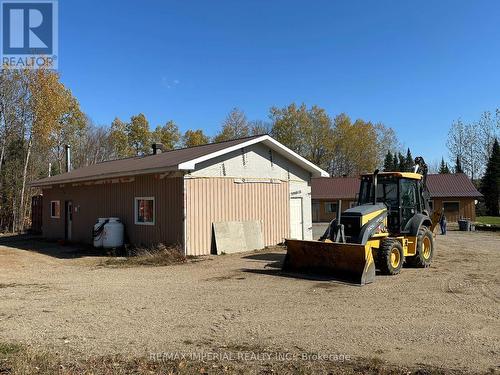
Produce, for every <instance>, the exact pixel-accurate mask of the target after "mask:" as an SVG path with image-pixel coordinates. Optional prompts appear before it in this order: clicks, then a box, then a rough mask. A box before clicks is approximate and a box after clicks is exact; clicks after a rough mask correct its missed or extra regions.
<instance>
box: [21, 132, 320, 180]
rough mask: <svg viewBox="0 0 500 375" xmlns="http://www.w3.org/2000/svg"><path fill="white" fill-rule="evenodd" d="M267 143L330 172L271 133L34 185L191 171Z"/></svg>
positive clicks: (101, 166) (314, 170)
mask: <svg viewBox="0 0 500 375" xmlns="http://www.w3.org/2000/svg"><path fill="white" fill-rule="evenodd" d="M256 143H263V144H265V145H266V146H268V147H269V148H270V149H272V150H274V151H276V152H278V153H280V154H281V155H283V156H284V157H286V158H287V159H288V160H290V161H292V162H294V163H296V164H297V165H299V166H300V167H302V168H304V169H305V170H307V171H309V172H310V173H311V174H312V176H313V177H320V176H325V177H327V176H328V173H326V172H325V171H323V170H322V169H321V168H319V167H317V166H316V165H314V164H313V163H311V162H310V161H308V160H306V159H305V158H303V157H302V156H300V155H298V154H297V153H295V152H293V151H292V150H290V149H289V148H287V147H285V146H284V145H282V144H281V143H279V142H278V141H276V140H275V139H273V138H271V137H270V136H269V135H255V136H251V137H246V138H240V139H235V140H231V141H224V142H218V143H209V144H206V145H201V146H195V147H189V148H182V149H177V150H171V151H165V152H162V153H160V154H157V155H144V156H136V157H132V158H126V159H118V160H111V161H106V162H102V163H98V164H94V165H90V166H88V167H83V168H78V169H75V170H73V171H71V172H69V173H63V174H60V175H57V176H53V177H47V178H43V179H41V180H38V181H34V182H32V183H31V186H33V187H41V186H48V185H53V184H62V183H67V182H78V181H91V180H98V179H105V178H113V177H127V176H136V175H141V174H149V173H163V172H169V171H179V170H180V171H190V170H194V169H195V168H196V165H197V164H199V163H201V162H203V161H206V160H210V159H213V158H215V157H218V156H221V155H224V154H227V153H229V152H232V151H235V150H239V149H241V148H243V147H248V146H251V145H253V144H256Z"/></svg>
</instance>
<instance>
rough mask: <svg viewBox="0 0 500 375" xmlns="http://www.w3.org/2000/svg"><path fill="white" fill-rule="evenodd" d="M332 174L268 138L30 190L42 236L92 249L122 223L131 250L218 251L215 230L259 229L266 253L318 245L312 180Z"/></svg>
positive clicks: (132, 161) (133, 163)
mask: <svg viewBox="0 0 500 375" xmlns="http://www.w3.org/2000/svg"><path fill="white" fill-rule="evenodd" d="M320 176H328V174H327V173H326V172H324V171H323V170H321V169H320V168H318V167H317V166H315V165H313V164H312V163H310V162H309V161H307V160H306V159H304V158H302V157H301V156H299V155H298V154H296V153H295V152H293V151H291V150H290V149H288V148H286V147H285V146H283V145H282V144H280V143H279V142H277V141H276V140H274V139H273V138H271V137H270V136H268V135H262V136H254V137H248V138H243V139H238V140H233V141H227V142H220V143H213V144H208V145H203V146H197V147H192V148H186V149H180V150H174V151H168V152H164V153H159V154H155V155H148V156H141V157H135V158H129V159H121V160H115V161H110V162H104V163H100V164H96V165H92V166H89V167H85V168H80V169H77V170H74V171H71V172H69V173H65V174H61V175H58V176H54V177H49V178H45V179H42V180H39V181H36V182H34V183H33V184H32V186H33V187H40V188H41V189H42V191H43V220H42V231H43V235H44V236H45V237H47V238H50V239H66V240H68V241H75V242H84V243H91V242H92V228H93V225H94V223H95V222H96V220H97V219H98V218H100V217H118V218H120V220H121V221H122V222H123V223H124V224H125V232H126V236H127V237H128V238H127V239H128V241H129V242H130V243H132V244H137V245H140V244H143V245H150V244H155V243H160V242H161V243H165V244H178V245H180V246H182V247H183V248H184V252H185V254H186V255H205V254H210V253H211V252H213V251H214V238H213V236H214V229H213V228H214V226H213V225H214V223H221V222H222V223H224V222H239V221H259V223H260V225H261V229H262V234H263V238H264V244H265V245H273V244H277V243H280V242H282V241H283V240H284V239H285V238H299V239H302V238H303V239H311V238H312V219H311V178H312V177H320Z"/></svg>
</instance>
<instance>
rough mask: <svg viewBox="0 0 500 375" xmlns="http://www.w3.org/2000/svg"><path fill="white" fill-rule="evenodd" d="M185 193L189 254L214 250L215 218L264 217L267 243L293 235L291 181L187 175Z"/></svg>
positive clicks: (262, 219)
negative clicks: (242, 181)
mask: <svg viewBox="0 0 500 375" xmlns="http://www.w3.org/2000/svg"><path fill="white" fill-rule="evenodd" d="M185 194H186V196H185V199H186V216H187V222H186V243H187V249H186V250H187V255H207V254H210V251H211V245H212V223H214V222H221V221H246V220H260V221H261V222H262V232H263V235H264V243H265V245H266V246H269V245H275V244H278V243H280V242H282V241H283V239H284V238H286V237H287V236H288V235H289V232H290V213H289V185H288V182H284V181H281V182H279V183H270V182H264V181H262V182H257V181H255V182H246V183H241V180H237V179H233V178H187V179H186V180H185Z"/></svg>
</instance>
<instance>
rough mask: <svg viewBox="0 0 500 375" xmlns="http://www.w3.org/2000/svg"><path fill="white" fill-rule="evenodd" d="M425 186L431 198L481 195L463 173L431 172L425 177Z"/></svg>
mask: <svg viewBox="0 0 500 375" xmlns="http://www.w3.org/2000/svg"><path fill="white" fill-rule="evenodd" d="M427 187H428V189H429V192H430V193H431V197H432V198H447V197H464V198H479V197H482V196H483V195H482V194H481V193H480V192H479V191H477V189H476V187H475V186H474V184H473V183H472V181H471V180H470V179H469V177H467V175H466V174H464V173H449V174H431V175H429V176H428V177H427Z"/></svg>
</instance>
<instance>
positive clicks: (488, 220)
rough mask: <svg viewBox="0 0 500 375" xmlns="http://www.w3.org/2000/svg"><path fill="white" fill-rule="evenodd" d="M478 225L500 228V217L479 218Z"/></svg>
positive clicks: (477, 218)
mask: <svg viewBox="0 0 500 375" xmlns="http://www.w3.org/2000/svg"><path fill="white" fill-rule="evenodd" d="M476 223H480V224H490V225H498V226H500V216H478V217H476Z"/></svg>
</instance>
